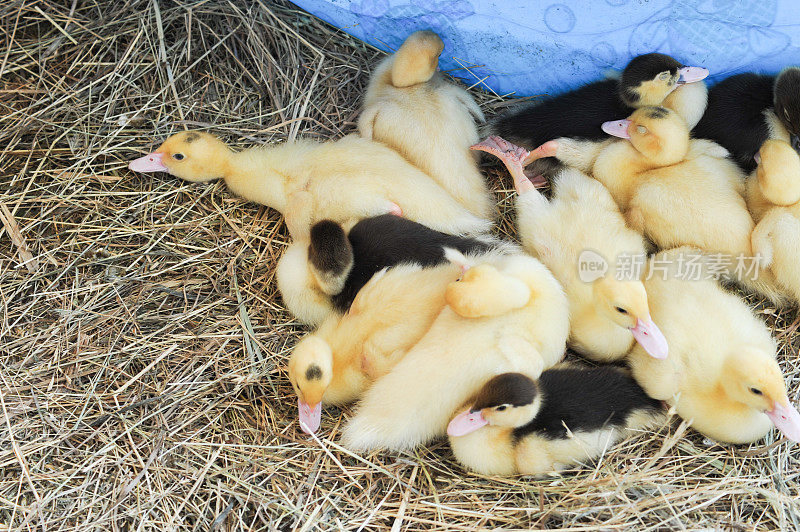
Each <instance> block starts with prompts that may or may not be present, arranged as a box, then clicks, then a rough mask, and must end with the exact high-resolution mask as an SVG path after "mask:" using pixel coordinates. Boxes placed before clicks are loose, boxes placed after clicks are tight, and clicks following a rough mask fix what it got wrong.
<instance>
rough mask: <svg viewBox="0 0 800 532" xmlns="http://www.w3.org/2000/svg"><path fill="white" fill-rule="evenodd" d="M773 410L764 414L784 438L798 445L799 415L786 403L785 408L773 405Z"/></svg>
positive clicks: (799, 438)
mask: <svg viewBox="0 0 800 532" xmlns="http://www.w3.org/2000/svg"><path fill="white" fill-rule="evenodd" d="M774 406H775V408H773V409H772V410H770V411H768V412H764V413H765V414H767V416H768V417H769V419H770V421H772V422H773V423H774V424H775V427H776V428H777V429H778V430H779V431H781V432H782V433H783V435H784V436H786V437H787V438H789V439H790V440H792V441H793V442H799V443H800V413H798V412H797V409H796V408H795V407H794V405H792V403H789V402H787V403H786V406H783V405H779V404H778V403H777V402H776V403H775V405H774Z"/></svg>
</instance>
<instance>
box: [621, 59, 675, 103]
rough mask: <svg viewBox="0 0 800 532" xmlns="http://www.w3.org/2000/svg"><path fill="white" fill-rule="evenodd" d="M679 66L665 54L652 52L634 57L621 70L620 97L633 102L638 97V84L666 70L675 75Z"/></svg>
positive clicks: (636, 100) (650, 79)
mask: <svg viewBox="0 0 800 532" xmlns="http://www.w3.org/2000/svg"><path fill="white" fill-rule="evenodd" d="M679 68H681V64H680V63H679V62H677V61H676V60H675V59H673V58H672V57H670V56H668V55H665V54H658V53H652V54H644V55H639V56H636V57H634V58H633V59H631V60H630V62H629V63H628V66H626V67H625V70H623V71H622V77H621V78H620V80H619V95H620V98H622V100H623V101H625V102H627V103H630V104H635V103H636V102H638V101H639V99H640V97H639V94H638V93H637V92H636V89H638V87H639V85H641V84H642V83H644V82H646V81H652V80H654V79H655V78H656V76H658V75H659V74H660V73H662V72H664V71H668V72H669V73H670V75H672V76H677V75H678V69H679Z"/></svg>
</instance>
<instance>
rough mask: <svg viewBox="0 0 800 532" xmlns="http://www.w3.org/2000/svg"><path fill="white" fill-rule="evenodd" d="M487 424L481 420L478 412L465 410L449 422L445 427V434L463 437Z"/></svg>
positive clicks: (481, 417) (481, 416) (481, 415)
mask: <svg viewBox="0 0 800 532" xmlns="http://www.w3.org/2000/svg"><path fill="white" fill-rule="evenodd" d="M488 424H489V422H488V421H486V420H485V419H483V414H481V412H480V411H478V412H472V411H470V410H465V411H464V412H461V413H460V414H459V415H457V416H456V417H454V418H453V419H452V420H451V421H450V423H449V424H448V425H447V434H448V435H449V436H465V435H467V434H469V433H470V432H475V431H476V430H478V429H479V428H481V427H484V426H486V425H488Z"/></svg>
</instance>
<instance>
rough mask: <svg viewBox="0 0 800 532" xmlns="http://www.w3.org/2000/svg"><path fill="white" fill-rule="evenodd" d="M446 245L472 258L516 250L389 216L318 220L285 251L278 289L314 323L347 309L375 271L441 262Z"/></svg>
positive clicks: (299, 316) (289, 305)
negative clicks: (346, 224) (350, 220)
mask: <svg viewBox="0 0 800 532" xmlns="http://www.w3.org/2000/svg"><path fill="white" fill-rule="evenodd" d="M447 248H450V249H455V250H457V251H459V252H460V253H463V254H465V255H468V256H471V257H476V256H478V255H481V254H485V253H488V252H490V251H493V250H498V251H499V252H502V250H508V251H509V252H510V251H516V250H517V248H516V246H514V245H513V244H510V243H506V242H502V241H500V240H498V239H496V238H494V237H491V236H488V235H482V236H475V237H466V236H456V235H449V234H447V233H442V232H439V231H434V230H433V229H430V228H428V227H426V226H424V225H422V224H419V223H416V222H413V221H411V220H409V219H407V218H401V217H399V216H394V215H391V214H385V215H381V216H375V217H372V218H366V219H364V220H361V221H359V222H358V223H356V224H355V225H353V227H352V228H351V229H350V230H349V231H347V230H346V228H345V227H344V226H342V225H341V224H338V223H336V222H334V221H331V220H323V221H320V222H317V223H316V224H314V225H313V226H312V228H311V231H310V235H309V238H308V239H299V240H296V241H295V242H293V243H292V244H290V245H289V246H288V247H287V248H286V250H285V251H284V253H283V256H282V257H281V258H280V261H279V262H278V269H277V279H278V289H279V290H280V292H281V296H282V297H283V301H284V303H285V304H286V307H287V308H288V309H289V311H290V312H291V313H292V314H293V315H294V316H295V317H296V318H297V319H299V320H300V321H302V322H303V323H307V324H310V325H318V324H319V323H321V322H322V321H323V320H324V319H325V318H326V317H327V316H328V315H330V314H331V313H343V312H346V311H347V310H348V309H349V308H350V304H351V303H352V302H353V299H354V298H355V297H356V294H357V293H358V291H359V290H360V289H361V287H363V286H364V285H365V284H366V283H367V282H368V281H369V280H370V279H371V278H372V276H373V275H374V274H375V273H377V272H379V271H381V270H383V269H384V268H391V267H393V266H397V265H398V264H417V265H419V266H421V267H424V268H426V267H431V266H436V265H439V264H443V263H445V262H447V259H446V257H445V249H447Z"/></svg>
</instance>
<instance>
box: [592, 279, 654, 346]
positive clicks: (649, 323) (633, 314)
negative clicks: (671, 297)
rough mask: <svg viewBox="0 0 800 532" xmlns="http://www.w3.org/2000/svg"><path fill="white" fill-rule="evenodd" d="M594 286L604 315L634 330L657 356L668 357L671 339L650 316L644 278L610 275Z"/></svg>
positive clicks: (595, 282)
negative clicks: (636, 278)
mask: <svg viewBox="0 0 800 532" xmlns="http://www.w3.org/2000/svg"><path fill="white" fill-rule="evenodd" d="M592 288H593V292H594V303H595V307H596V308H597V310H598V312H599V313H600V314H601V315H603V316H605V317H606V318H608V319H609V320H611V321H612V322H614V323H616V324H617V325H619V326H620V327H624V328H626V329H628V330H629V331H631V334H633V338H634V339H635V340H636V341H637V342H639V344H640V345H641V346H642V347H643V348H644V350H645V351H647V353H648V354H649V355H650V356H652V357H653V358H658V359H664V358H667V355H668V354H669V348H668V345H667V339H666V338H665V337H664V334H663V333H662V332H661V330H660V329H659V328H658V326H657V325H656V324H655V323H654V322H653V319H652V318H651V317H650V307H649V305H648V303H647V292H646V291H645V289H644V284H643V283H642V282H641V281H638V280H619V279H616V278H615V277H613V276H611V275H606V276H603V277H600V278H599V279H597V280H596V281H594V282H593V286H592Z"/></svg>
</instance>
